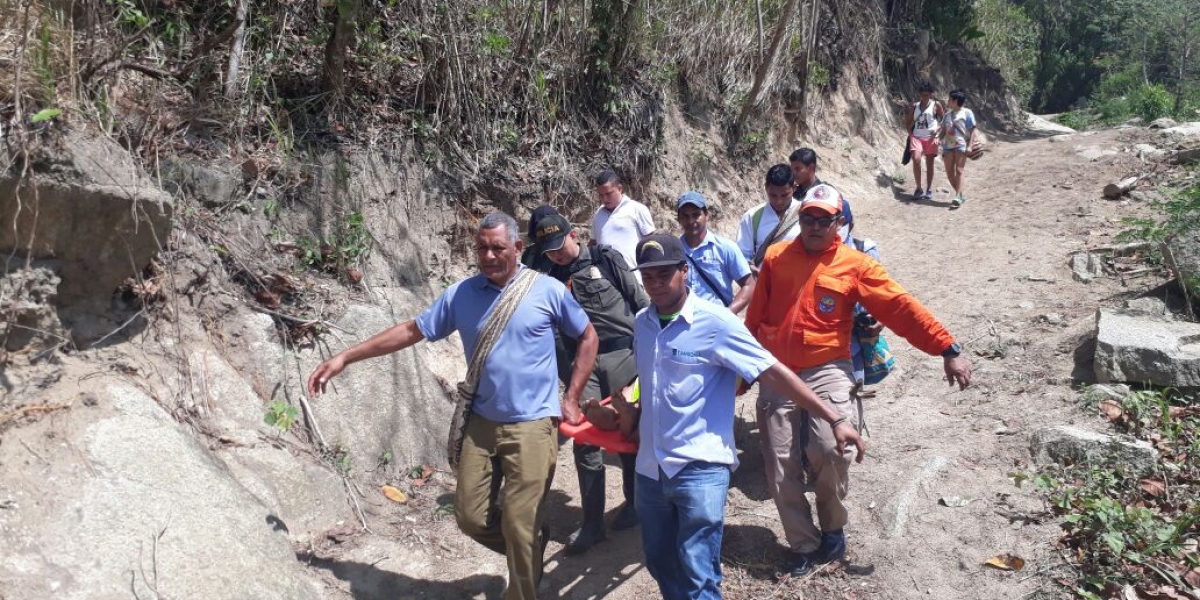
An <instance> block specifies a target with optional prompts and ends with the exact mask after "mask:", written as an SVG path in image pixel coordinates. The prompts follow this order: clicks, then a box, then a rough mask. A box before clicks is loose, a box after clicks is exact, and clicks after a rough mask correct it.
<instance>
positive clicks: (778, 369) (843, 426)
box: [758, 362, 866, 462]
mask: <svg viewBox="0 0 1200 600" xmlns="http://www.w3.org/2000/svg"><path fill="white" fill-rule="evenodd" d="M758 380H759V381H761V382H763V383H766V384H767V385H770V386H771V387H772V388H774V389H776V390H782V391H783V393H784V395H786V396H787V397H789V398H791V399H792V402H795V403H796V406H798V407H800V408H803V409H804V410H807V411H808V412H809V413H811V414H812V415H813V416H816V417H820V418H822V419H824V420H826V421H828V422H830V423H833V422H834V421H838V420H839V419H840V420H841V422H840V423H838V425H837V426H836V427H834V428H833V437H834V439H835V440H837V449H838V452H842V451H843V450H844V449H845V447H846V442H850V443H852V444H854V446H855V448H857V453H856V454H855V457H854V460H855V462H862V459H863V455H864V454H865V453H866V446H865V444H864V443H863V440H862V437H860V436H859V435H858V431H856V430H855V429H854V425H853V424H852V423H850V421H848V420H846V419H844V418H842V415H840V414H838V412H837V411H836V410H833V407H832V406H829V405H828V404H826V403H824V402H822V401H821V399H820V398H818V397H817V395H816V394H815V393H814V392H813V391H812V388H809V387H808V386H807V385H805V383H804V382H803V381H801V380H800V378H799V377H797V376H796V374H795V373H793V372H791V371H790V370H789V369H788V368H787V367H785V366H783V363H780V362H777V363H775V364H774V365H771V368H769V369H767V370H766V371H763V373H762V375H759V376H758Z"/></svg>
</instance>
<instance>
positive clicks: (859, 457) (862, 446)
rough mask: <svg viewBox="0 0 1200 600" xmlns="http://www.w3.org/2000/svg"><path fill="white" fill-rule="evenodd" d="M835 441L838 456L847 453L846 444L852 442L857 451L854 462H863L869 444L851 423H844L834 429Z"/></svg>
mask: <svg viewBox="0 0 1200 600" xmlns="http://www.w3.org/2000/svg"><path fill="white" fill-rule="evenodd" d="M833 439H834V440H836V441H837V451H838V454H841V453H842V452H845V451H846V442H850V443H852V444H854V447H855V448H856V449H857V452H856V453H855V455H854V462H859V463H860V462H862V461H863V456H865V455H866V453H867V444H866V442H864V441H863V439H862V436H860V435H859V434H858V430H857V429H855V428H854V425H852V424H851V423H850V421H842V422H841V423H840V424H839V425H838V426H837V427H834V428H833Z"/></svg>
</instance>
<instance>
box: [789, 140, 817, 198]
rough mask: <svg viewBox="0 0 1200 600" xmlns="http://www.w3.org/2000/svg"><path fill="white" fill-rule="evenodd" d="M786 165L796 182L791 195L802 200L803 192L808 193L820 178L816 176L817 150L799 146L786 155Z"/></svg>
mask: <svg viewBox="0 0 1200 600" xmlns="http://www.w3.org/2000/svg"><path fill="white" fill-rule="evenodd" d="M788 166H790V167H791V168H792V177H793V178H794V179H795V182H796V189H795V190H793V192H792V197H794V198H795V199H796V200H803V199H804V194H807V193H808V190H811V189H812V188H813V187H814V186H817V185H820V184H821V183H822V182H821V179H820V178H819V177H817V151H816V150H813V149H812V148H799V149H797V150H796V151H795V152H793V153H792V154H791V156H789V157H788Z"/></svg>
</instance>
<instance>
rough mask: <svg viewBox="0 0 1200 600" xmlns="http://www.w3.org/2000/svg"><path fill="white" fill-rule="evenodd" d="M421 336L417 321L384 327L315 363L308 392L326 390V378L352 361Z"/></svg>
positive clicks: (405, 344) (399, 347)
mask: <svg viewBox="0 0 1200 600" xmlns="http://www.w3.org/2000/svg"><path fill="white" fill-rule="evenodd" d="M423 339H425V334H423V333H421V330H420V328H418V327H417V322H416V321H405V322H404V323H400V324H399V325H395V326H393V327H389V328H387V329H384V330H383V331H381V332H379V333H377V334H375V335H374V336H372V337H371V338H370V339H368V340H367V341H365V342H362V343H361V344H358V345H356V346H351V347H350V348H347V349H345V350H342V351H341V352H339V353H338V354H336V355H334V356H333V357H332V358H330V359H328V360H326V361H325V362H323V363H321V364H319V365H317V368H316V369H314V370H313V372H312V375H309V376H308V393H309V394H310V395H313V396H316V395H318V394H323V393H325V386H326V385H327V384H328V383H329V380H330V379H333V378H334V377H336V376H337V374H338V373H341V372H342V370H343V369H345V368H346V367H348V366H350V365H351V364H353V363H356V362H358V361H360V360H364V359H367V358H375V357H377V356H383V355H384V354H391V353H392V352H396V351H397V350H403V349H405V348H407V347H409V346H411V345H413V344H415V343H417V342H419V341H421V340H423Z"/></svg>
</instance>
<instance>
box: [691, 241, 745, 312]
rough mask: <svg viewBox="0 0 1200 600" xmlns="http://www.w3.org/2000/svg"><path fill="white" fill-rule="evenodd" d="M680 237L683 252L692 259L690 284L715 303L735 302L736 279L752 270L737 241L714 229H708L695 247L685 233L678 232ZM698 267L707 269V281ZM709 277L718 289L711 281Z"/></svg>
mask: <svg viewBox="0 0 1200 600" xmlns="http://www.w3.org/2000/svg"><path fill="white" fill-rule="evenodd" d="M679 239H680V240H682V241H683V251H684V253H686V254H687V255H688V258H690V259H691V261H690V262H689V263H688V267H690V268H689V269H688V288H690V289H691V290H692V292H694V293H695V294H696V295H697V296H699V297H701V298H704V299H705V300H708V301H710V302H712V303H714V304H720V305H726V303H727V302H733V282H735V281H741V280H742V278H743V277H745V276H747V275H749V274H750V263H749V262H747V260H746V257H745V256H742V253H741V250H740V249H739V248H738V247H737V244H734V243H733V242H731V241H729V240H727V239H725V238H723V237H721V236H719V235H717V234H715V233H713V232H711V231H708V232H705V235H704V239H703V240H701V242H700V245H699V246H696V247H695V248H692V247H689V246H688V243H687V239H685V238H684V237H683V236H679ZM699 271H704V274H705V275H707V276H708V281H705V279H704V277H702V276H701V275H700V273H699ZM709 281H711V282H712V283H713V285H715V286H716V289H713V286H712V285H709V283H708V282H709Z"/></svg>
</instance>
